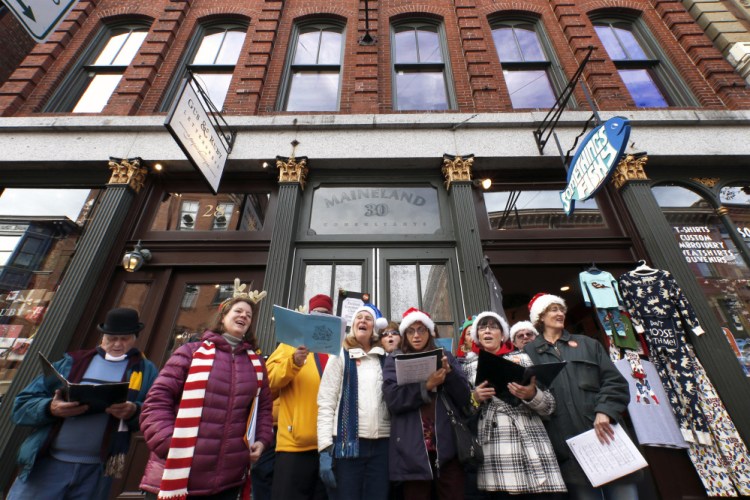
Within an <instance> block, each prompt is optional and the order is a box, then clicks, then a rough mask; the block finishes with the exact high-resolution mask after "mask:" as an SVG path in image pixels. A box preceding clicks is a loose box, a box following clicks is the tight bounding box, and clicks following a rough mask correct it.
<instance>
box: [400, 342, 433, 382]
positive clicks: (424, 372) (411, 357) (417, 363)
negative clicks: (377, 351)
mask: <svg viewBox="0 0 750 500" xmlns="http://www.w3.org/2000/svg"><path fill="white" fill-rule="evenodd" d="M442 357H443V350H442V349H435V350H432V351H426V352H423V353H418V354H398V355H396V356H395V363H396V383H397V384H398V385H404V384H413V383H415V382H425V381H426V380H427V379H428V378H430V375H432V374H433V373H435V371H436V370H437V369H438V368H437V366H438V363H439V361H440V360H441V359H442Z"/></svg>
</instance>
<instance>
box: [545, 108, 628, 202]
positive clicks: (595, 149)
mask: <svg viewBox="0 0 750 500" xmlns="http://www.w3.org/2000/svg"><path fill="white" fill-rule="evenodd" d="M629 137H630V121H629V120H628V119H627V118H623V117H621V116H615V117H614V118H610V119H609V120H607V121H606V122H604V123H603V124H601V125H599V126H598V127H596V128H594V130H592V131H591V132H589V134H588V135H587V136H586V138H585V139H584V140H583V142H582V143H581V145H580V146H579V147H578V151H576V154H575V156H573V161H571V163H570V167H569V169H568V185H567V186H566V187H565V190H564V191H561V192H560V200H561V201H562V204H563V209H564V210H565V213H566V214H567V215H568V216H570V215H571V214H572V213H573V210H574V209H575V201H576V200H579V201H585V200H588V199H590V198H591V197H593V196H594V195H595V194H596V193H597V191H598V190H599V188H601V186H602V185H604V183H605V182H606V181H607V179H608V178H609V176H610V174H611V173H612V170H614V168H615V166H617V163H618V162H619V161H620V157H621V156H622V153H623V151H625V148H626V147H627V145H628V138H629Z"/></svg>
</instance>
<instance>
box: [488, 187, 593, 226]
mask: <svg viewBox="0 0 750 500" xmlns="http://www.w3.org/2000/svg"><path fill="white" fill-rule="evenodd" d="M484 203H485V206H486V207H487V216H488V217H489V223H490V228H491V229H503V230H504V229H578V228H583V229H595V228H603V227H606V223H605V222H604V218H603V217H602V214H601V211H600V210H599V205H598V204H597V203H596V200H595V199H590V200H586V201H576V202H575V210H574V211H573V214H572V215H571V216H570V217H568V216H567V215H565V211H564V210H563V208H562V202H561V201H560V191H559V190H554V189H550V190H529V191H517V190H511V191H493V192H486V193H484Z"/></svg>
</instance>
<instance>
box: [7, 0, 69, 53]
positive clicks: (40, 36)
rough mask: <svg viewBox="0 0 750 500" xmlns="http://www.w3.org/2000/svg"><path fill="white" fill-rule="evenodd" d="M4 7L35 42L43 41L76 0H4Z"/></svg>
mask: <svg viewBox="0 0 750 500" xmlns="http://www.w3.org/2000/svg"><path fill="white" fill-rule="evenodd" d="M3 3H4V4H5V6H6V7H8V9H9V10H10V11H11V12H12V13H13V15H14V16H16V19H18V22H19V23H21V26H23V27H24V29H25V30H26V32H27V33H28V34H29V35H31V38H33V39H34V40H36V42H37V43H42V42H44V41H45V40H46V39H47V37H48V36H50V35H51V34H52V32H53V31H55V28H57V25H58V24H60V23H61V22H62V20H63V19H65V16H67V15H68V12H70V9H72V8H73V7H74V6H75V4H77V3H78V0H5V1H4V2H3Z"/></svg>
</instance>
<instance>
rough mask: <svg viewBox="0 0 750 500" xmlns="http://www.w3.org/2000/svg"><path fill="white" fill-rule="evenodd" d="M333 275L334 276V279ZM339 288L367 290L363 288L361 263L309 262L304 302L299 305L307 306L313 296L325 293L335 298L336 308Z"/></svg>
mask: <svg viewBox="0 0 750 500" xmlns="http://www.w3.org/2000/svg"><path fill="white" fill-rule="evenodd" d="M331 277H334V279H333V281H331ZM338 290H351V291H356V292H359V291H361V292H365V291H367V290H362V265H361V264H337V263H330V264H308V265H307V266H306V267H305V291H304V304H298V305H300V306H304V307H307V303H308V302H309V301H310V299H311V298H312V297H314V296H315V295H318V294H319V293H324V294H326V295H328V296H329V297H331V298H332V299H333V304H334V309H335V307H336V300H337V299H336V297H337V295H336V294H337V293H338ZM333 312H334V314H335V313H336V311H333Z"/></svg>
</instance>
